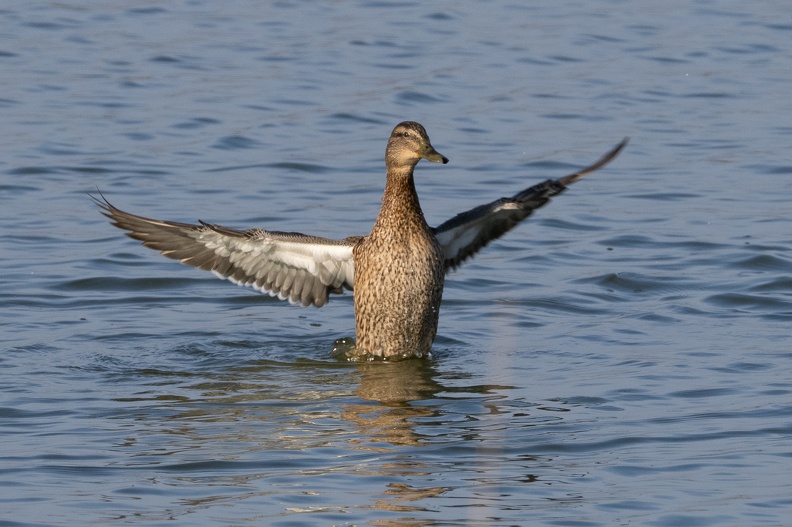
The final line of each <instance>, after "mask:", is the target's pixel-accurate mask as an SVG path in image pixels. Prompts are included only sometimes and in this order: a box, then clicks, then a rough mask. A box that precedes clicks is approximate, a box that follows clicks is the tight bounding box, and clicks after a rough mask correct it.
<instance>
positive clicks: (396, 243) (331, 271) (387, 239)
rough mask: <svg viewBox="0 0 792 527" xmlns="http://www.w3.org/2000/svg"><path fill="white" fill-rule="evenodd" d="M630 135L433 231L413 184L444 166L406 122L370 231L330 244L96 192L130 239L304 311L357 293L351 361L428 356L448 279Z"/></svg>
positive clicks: (393, 139) (388, 159) (388, 156)
mask: <svg viewBox="0 0 792 527" xmlns="http://www.w3.org/2000/svg"><path fill="white" fill-rule="evenodd" d="M627 141H628V139H627V138H625V139H624V140H622V141H621V142H620V143H619V144H617V145H616V146H615V147H614V148H612V149H611V150H610V151H609V152H607V153H606V154H605V155H603V156H602V157H601V158H600V159H599V160H598V161H597V162H595V163H593V164H591V165H589V166H587V167H585V168H583V169H581V170H578V171H577V172H574V173H573V174H570V175H568V176H565V177H562V178H559V179H548V180H546V181H543V182H541V183H539V184H536V185H533V186H530V187H528V188H526V189H525V190H522V191H520V192H518V193H516V194H514V195H513V196H512V197H506V198H500V199H496V200H495V201H492V202H490V203H486V204H483V205H480V206H478V207H475V208H473V209H470V210H468V211H465V212H462V213H460V214H458V215H456V216H454V217H453V218H451V219H449V220H448V221H446V222H444V223H442V224H440V225H438V226H437V227H431V226H429V225H428V224H427V222H426V219H425V218H424V214H423V211H422V209H421V205H420V202H419V199H418V193H417V192H416V188H415V180H414V171H415V167H416V165H417V164H418V162H419V161H421V160H422V159H425V160H427V161H430V162H433V163H442V164H446V163H448V158H447V157H445V156H444V155H442V154H440V153H439V152H438V151H437V150H435V148H434V147H433V146H432V143H431V142H430V140H429V136H428V134H427V132H426V129H425V128H424V127H423V126H422V125H421V124H419V123H417V122H414V121H405V122H402V123H399V124H398V125H396V127H395V128H394V129H393V131H392V133H391V135H390V138H389V140H388V144H387V147H386V149H385V167H386V178H385V191H384V194H383V197H382V206H381V208H380V211H379V214H378V215H377V218H376V220H375V222H374V226H373V227H372V229H371V232H370V233H369V234H368V235H365V236H349V237H347V238H344V239H341V240H334V239H329V238H323V237H318V236H311V235H307V234H302V233H298V232H278V231H269V230H265V229H261V228H252V229H246V230H237V229H233V228H229V227H224V226H222V225H217V224H213V223H206V222H203V221H200V220H199V222H198V224H188V223H180V222H175V221H164V220H156V219H151V218H147V217H144V216H138V215H136V214H131V213H129V212H124V211H123V210H121V209H118V208H117V207H115V206H114V205H112V204H111V203H110V202H109V201H108V200H107V199H106V198H105V196H104V195H103V194H102V193H101V192H99V196H100V197H98V198H97V197H95V196H91V197H92V198H93V199H94V201H95V203H96V204H97V205H98V206H99V207H100V209H101V212H102V214H104V215H105V216H107V217H108V218H109V219H110V222H111V223H112V224H113V225H115V226H116V227H118V228H120V229H123V230H125V231H127V232H126V235H127V236H129V237H131V238H133V239H135V240H138V241H140V242H142V244H143V245H144V246H145V247H148V248H150V249H154V250H156V251H159V252H160V253H161V254H162V255H163V256H166V257H168V258H172V259H174V260H178V261H179V262H181V263H183V264H187V265H190V266H193V267H197V268H198V269H203V270H206V271H211V272H212V273H214V274H215V275H216V276H218V277H220V278H224V279H227V280H229V281H231V282H233V283H235V284H237V285H241V286H250V287H252V288H254V289H256V290H258V291H261V292H264V293H268V294H270V295H271V296H277V297H278V298H279V299H281V300H288V301H290V302H291V303H293V304H300V305H302V306H306V307H307V306H315V307H322V306H324V305H325V304H326V303H327V302H328V300H329V299H330V295H332V294H341V293H343V292H345V291H352V292H353V304H354V312H355V340H354V344H353V345H352V346H350V347H349V350H348V351H347V352H346V356H347V357H348V358H349V359H350V360H375V359H383V360H403V359H409V358H425V357H429V356H430V352H431V348H432V343H433V342H434V340H435V336H436V335H437V327H438V321H439V314H440V304H441V301H442V296H443V286H444V281H445V276H446V274H448V273H449V272H450V271H452V270H454V269H456V268H458V267H459V266H460V265H461V264H462V263H464V262H465V261H467V260H469V259H470V258H471V257H472V256H474V255H475V254H476V253H477V252H478V251H480V250H481V249H482V248H483V247H485V246H486V245H487V244H488V243H490V242H491V241H493V240H495V239H497V238H499V237H500V236H502V235H503V234H505V233H506V232H508V231H510V230H511V229H512V228H514V227H515V226H516V225H517V224H518V223H520V222H521V221H522V220H524V219H525V218H527V217H528V216H530V215H531V214H532V213H533V211H534V210H536V209H538V208H540V207H542V206H543V205H545V204H546V203H547V202H548V201H549V200H550V198H552V197H553V196H556V195H558V194H560V193H561V192H563V191H564V190H566V189H567V187H568V186H569V185H571V184H572V183H575V182H576V181H578V180H580V179H582V178H583V177H585V176H586V175H588V174H590V173H592V172H594V171H596V170H598V169H600V168H602V167H603V166H605V165H606V164H608V163H609V162H610V161H612V160H613V159H614V158H615V157H616V156H617V155H618V154H619V153H620V152H621V150H622V149H623V148H624V147H625V145H626V144H627Z"/></svg>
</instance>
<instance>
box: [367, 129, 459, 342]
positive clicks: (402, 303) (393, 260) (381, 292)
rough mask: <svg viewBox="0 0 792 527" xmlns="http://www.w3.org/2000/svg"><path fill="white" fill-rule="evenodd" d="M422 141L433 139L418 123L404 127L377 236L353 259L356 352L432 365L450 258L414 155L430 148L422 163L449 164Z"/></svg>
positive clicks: (394, 146) (392, 154) (395, 144)
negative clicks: (424, 200)
mask: <svg viewBox="0 0 792 527" xmlns="http://www.w3.org/2000/svg"><path fill="white" fill-rule="evenodd" d="M419 127H420V128H419ZM400 130H402V131H403V132H402V131H400ZM400 133H403V134H404V135H398V134H400ZM422 138H426V131H425V130H423V127H422V126H421V125H419V124H418V123H402V124H401V125H399V126H398V127H397V128H396V130H394V134H392V135H391V140H390V141H389V142H388V149H387V151H386V154H385V164H386V166H387V169H388V178H387V181H386V183H385V194H384V196H383V197H382V207H381V208H380V212H379V215H378V216H377V221H376V222H375V223H374V227H373V228H372V229H371V234H369V235H368V236H366V237H365V238H363V239H362V240H361V241H360V243H358V244H357V245H356V246H355V248H354V251H353V253H352V254H353V256H354V261H355V321H356V328H355V333H356V335H357V339H356V347H357V348H358V349H360V350H365V353H367V354H370V355H375V356H381V357H410V356H416V357H424V356H426V355H428V354H429V350H430V349H431V347H432V342H433V341H434V338H435V335H436V334H437V320H438V316H439V314H440V301H441V300H442V297H443V282H444V281H445V258H443V249H442V247H440V244H439V243H438V241H437V238H436V237H435V235H434V233H433V232H432V229H431V227H429V225H428V224H427V223H426V220H425V219H424V215H423V212H422V211H421V204H420V203H419V202H418V193H417V192H416V191H415V182H414V181H413V168H414V167H415V165H416V164H417V163H418V160H419V159H420V157H416V156H415V155H414V151H416V150H420V149H421V148H423V149H424V150H425V153H424V154H423V155H422V156H421V157H427V158H429V159H431V160H433V161H442V162H443V163H447V162H448V160H447V159H446V158H445V157H443V156H441V155H440V154H438V153H437V152H435V150H434V149H433V148H432V147H431V145H430V144H429V140H428V138H426V139H425V146H421V145H420V142H421V141H422V140H423V139H422Z"/></svg>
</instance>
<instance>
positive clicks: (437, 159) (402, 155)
mask: <svg viewBox="0 0 792 527" xmlns="http://www.w3.org/2000/svg"><path fill="white" fill-rule="evenodd" d="M421 159H426V160H427V161H432V162H433V163H443V164H446V163H448V158H447V157H445V156H444V155H441V154H440V153H439V152H438V151H437V150H435V149H434V147H433V146H432V143H430V142H429V136H428V135H426V130H425V129H424V127H423V126H421V125H420V124H419V123H416V122H413V121H405V122H403V123H399V124H397V125H396V128H394V129H393V132H392V133H391V136H390V139H388V148H386V149H385V164H386V165H387V166H388V167H389V168H398V167H405V168H407V167H409V168H412V167H414V166H415V165H417V164H418V161H420V160H421Z"/></svg>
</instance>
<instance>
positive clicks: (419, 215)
mask: <svg viewBox="0 0 792 527" xmlns="http://www.w3.org/2000/svg"><path fill="white" fill-rule="evenodd" d="M396 224H398V225H400V228H401V229H404V228H405V227H404V225H405V224H406V225H411V226H419V227H420V228H421V229H428V225H427V224H426V220H425V219H424V216H423V211H421V204H420V202H419V201H418V193H417V192H416V190H415V181H414V180H413V167H404V168H398V169H391V170H389V171H388V179H387V180H386V182H385V193H384V194H383V196H382V208H380V212H379V216H377V222H376V223H375V224H374V230H377V229H378V228H383V229H385V228H388V227H389V226H393V225H396Z"/></svg>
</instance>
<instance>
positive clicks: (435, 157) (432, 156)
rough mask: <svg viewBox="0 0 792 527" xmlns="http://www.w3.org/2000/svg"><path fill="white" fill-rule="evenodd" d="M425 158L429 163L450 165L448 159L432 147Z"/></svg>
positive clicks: (425, 154) (428, 149)
mask: <svg viewBox="0 0 792 527" xmlns="http://www.w3.org/2000/svg"><path fill="white" fill-rule="evenodd" d="M423 158H424V159H426V160H427V161H431V162H432V163H443V164H444V165H445V164H446V163H448V158H447V157H446V156H444V155H443V154H441V153H440V152H438V151H437V150H435V149H434V148H432V147H431V146H430V147H429V148H427V150H426V153H424V155H423Z"/></svg>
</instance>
